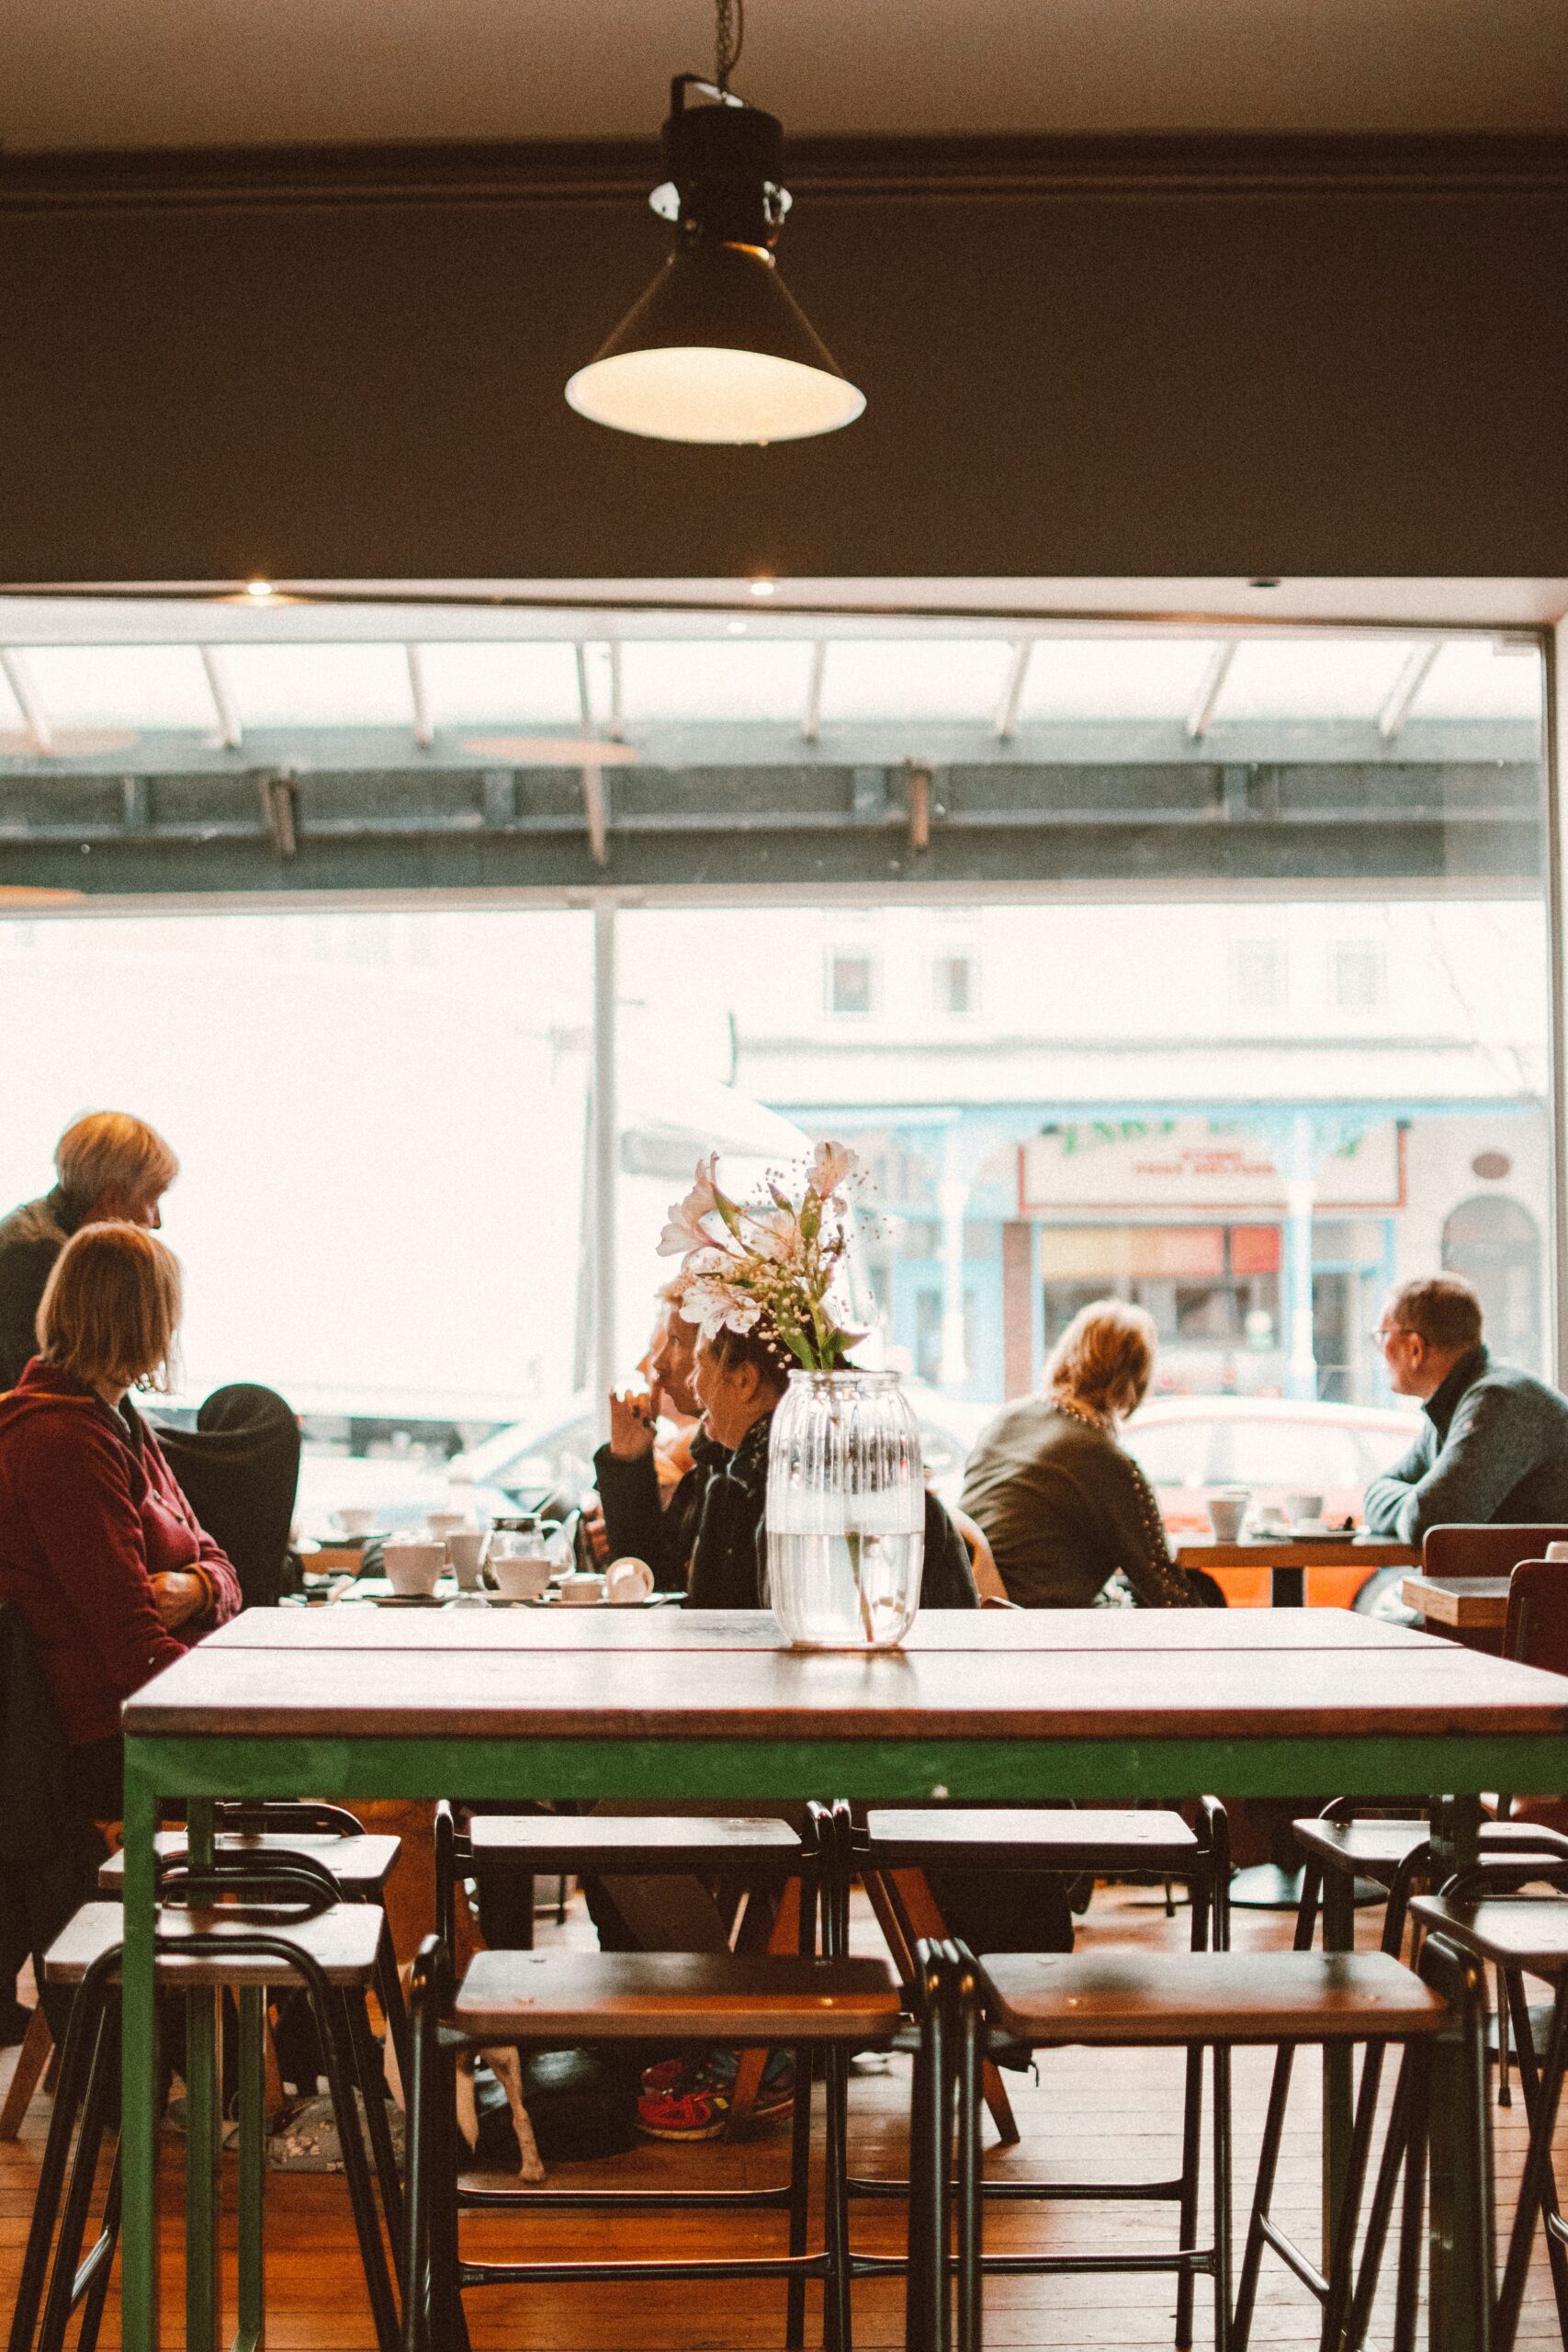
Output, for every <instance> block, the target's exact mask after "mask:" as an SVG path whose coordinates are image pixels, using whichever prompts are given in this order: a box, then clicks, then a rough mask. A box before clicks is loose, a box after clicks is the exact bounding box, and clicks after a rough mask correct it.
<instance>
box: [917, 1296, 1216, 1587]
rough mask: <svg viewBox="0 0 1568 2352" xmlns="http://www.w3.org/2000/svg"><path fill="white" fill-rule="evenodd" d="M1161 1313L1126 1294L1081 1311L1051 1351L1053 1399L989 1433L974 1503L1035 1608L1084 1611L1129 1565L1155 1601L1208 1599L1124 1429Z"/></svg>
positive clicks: (978, 1459)
mask: <svg viewBox="0 0 1568 2352" xmlns="http://www.w3.org/2000/svg"><path fill="white" fill-rule="evenodd" d="M1155 1344H1156V1337H1155V1326H1154V1318H1153V1317H1152V1316H1150V1315H1146V1314H1145V1311H1144V1309H1143V1308H1142V1307H1141V1306H1127V1305H1126V1304H1125V1303H1124V1301H1122V1299H1119V1298H1097V1299H1095V1300H1093V1301H1092V1302H1091V1304H1090V1305H1089V1306H1085V1307H1082V1308H1080V1309H1079V1311H1078V1313H1077V1315H1075V1316H1074V1317H1073V1319H1072V1321H1071V1322H1070V1323H1069V1324H1068V1326H1067V1328H1066V1330H1065V1331H1064V1332H1063V1334H1062V1336H1061V1338H1060V1339H1059V1340H1057V1342H1056V1345H1055V1348H1054V1349H1053V1350H1052V1352H1051V1357H1050V1361H1049V1362H1048V1363H1047V1364H1046V1366H1045V1393H1044V1395H1043V1397H1021V1398H1020V1399H1019V1400H1018V1402H1017V1403H1016V1404H1012V1405H1010V1406H1008V1407H1007V1408H1006V1410H1005V1411H1004V1412H1003V1413H1001V1414H1000V1415H999V1416H998V1419H996V1420H994V1421H993V1422H992V1423H991V1424H990V1427H989V1428H988V1429H987V1430H984V1431H982V1433H981V1436H980V1439H979V1442H977V1444H976V1447H975V1450H974V1452H973V1453H971V1455H970V1457H969V1466H968V1469H967V1470H966V1472H965V1473H964V1510H965V1511H967V1512H968V1514H969V1516H970V1518H971V1519H974V1520H976V1521H978V1523H979V1525H980V1526H981V1528H982V1529H983V1530H984V1531H985V1534H986V1537H987V1542H988V1543H989V1544H990V1546H991V1550H992V1552H993V1553H994V1554H995V1555H996V1562H997V1566H998V1569H999V1570H1000V1571H1001V1576H1002V1581H1003V1583H1004V1584H1005V1585H1006V1586H1007V1589H1008V1597H1009V1599H1010V1600H1016V1601H1018V1602H1019V1603H1020V1604H1021V1606H1022V1607H1024V1608H1026V1609H1082V1608H1084V1607H1086V1606H1087V1605H1088V1604H1089V1603H1090V1602H1091V1601H1094V1600H1097V1599H1098V1598H1099V1596H1100V1593H1101V1592H1103V1590H1104V1589H1105V1587H1106V1585H1107V1583H1108V1582H1109V1581H1110V1579H1111V1577H1112V1576H1113V1575H1114V1574H1115V1573H1116V1571H1117V1570H1118V1569H1120V1570H1121V1571H1122V1576H1123V1577H1125V1578H1126V1580H1127V1582H1128V1584H1129V1585H1130V1586H1131V1587H1132V1589H1133V1592H1134V1596H1135V1597H1136V1598H1137V1600H1140V1601H1141V1602H1142V1603H1143V1604H1144V1606H1145V1608H1150V1609H1189V1608H1200V1607H1201V1606H1202V1597H1201V1594H1200V1593H1199V1592H1198V1591H1197V1590H1196V1589H1195V1588H1194V1587H1193V1586H1192V1585H1191V1584H1190V1582H1189V1581H1188V1579H1187V1577H1184V1576H1183V1575H1182V1573H1181V1570H1180V1569H1179V1567H1178V1566H1177V1565H1176V1563H1175V1562H1174V1561H1173V1560H1172V1558H1171V1556H1170V1554H1169V1551H1168V1549H1167V1546H1166V1541H1165V1528H1164V1525H1163V1523H1162V1521H1161V1519H1160V1515H1159V1506H1158V1504H1157V1503H1156V1500H1155V1497H1154V1491H1153V1489H1152V1488H1151V1487H1150V1486H1149V1484H1148V1481H1147V1480H1146V1479H1145V1476H1144V1474H1143V1472H1142V1471H1141V1470H1140V1469H1139V1468H1138V1465H1137V1464H1136V1463H1135V1462H1134V1460H1133V1459H1132V1457H1131V1455H1129V1454H1127V1453H1124V1452H1123V1451H1122V1446H1121V1445H1120V1443H1119V1442H1118V1439H1117V1430H1118V1429H1119V1428H1120V1425H1121V1424H1122V1422H1123V1421H1124V1420H1126V1419H1127V1418H1128V1416H1129V1415H1130V1414H1132V1413H1134V1412H1136V1410H1137V1408H1138V1407H1139V1406H1140V1405H1141V1404H1142V1403H1143V1401H1144V1398H1145V1396H1146V1394H1147V1393H1148V1385H1149V1380H1150V1377H1151V1375H1152V1374H1153V1372H1154V1364H1155Z"/></svg>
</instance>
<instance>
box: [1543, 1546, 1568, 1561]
mask: <svg viewBox="0 0 1568 2352" xmlns="http://www.w3.org/2000/svg"><path fill="white" fill-rule="evenodd" d="M1542 1557H1543V1558H1545V1559H1548V1560H1568V1544H1548V1545H1547V1547H1546V1550H1545V1552H1544V1554H1543V1555H1542Z"/></svg>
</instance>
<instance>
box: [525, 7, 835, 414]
mask: <svg viewBox="0 0 1568 2352" xmlns="http://www.w3.org/2000/svg"><path fill="white" fill-rule="evenodd" d="M727 40H728V7H727V6H725V0H719V63H718V71H717V74H716V78H715V80H713V81H712V82H708V81H705V80H704V79H703V78H702V77H701V76H700V75H697V74H677V75H676V77H675V79H674V80H673V81H672V82H671V85H670V119H669V120H668V121H667V122H666V123H665V125H664V131H663V150H664V162H665V168H666V170H667V171H668V173H669V178H668V180H667V181H666V182H665V183H664V185H663V186H661V187H657V188H655V190H654V192H653V195H652V196H651V198H649V202H650V203H651V205H652V207H653V209H654V210H655V212H657V213H659V214H660V216H661V217H662V218H663V219H665V220H673V221H675V222H676V224H677V227H676V236H675V250H674V252H673V253H672V254H671V255H670V257H669V259H668V260H667V261H666V262H665V264H664V266H663V268H662V269H661V270H660V273H659V276H658V277H656V278H655V279H654V281H653V283H652V285H651V286H650V287H649V289H648V291H647V293H646V294H645V295H644V296H643V298H642V300H640V301H639V302H637V303H636V304H635V305H634V306H633V308H632V309H631V310H630V311H627V313H626V317H625V318H624V319H623V320H622V321H621V323H620V325H619V326H618V327H617V328H616V329H615V333H614V334H613V335H611V337H610V339H609V341H608V342H607V343H606V344H604V345H603V346H602V348H601V349H600V350H599V351H597V352H596V353H595V354H594V356H593V357H592V359H591V360H590V361H589V363H588V365H587V367H586V368H579V369H578V371H577V373H576V375H575V376H573V377H572V378H571V379H570V382H569V384H568V385H567V388H566V396H567V399H568V401H570V404H571V406H572V407H573V408H574V409H576V410H577V412H578V413H579V415H581V416H586V417H591V418H592V420H593V422H594V423H595V424H608V425H612V426H614V427H615V429H616V431H618V432H621V433H640V434H643V435H647V436H648V437H649V439H650V440H655V441H692V442H707V443H720V442H728V443H753V444H755V443H766V442H769V441H800V440H804V439H806V438H807V436H808V435H812V434H815V433H832V432H835V431H836V430H837V429H838V427H839V426H840V425H841V424H852V423H853V422H854V420H855V418H856V417H857V416H859V414H860V413H861V411H862V410H863V408H864V406H865V395H864V393H863V392H861V391H859V390H856V388H855V386H854V385H853V384H852V383H851V382H850V381H849V379H847V377H846V376H845V375H844V373H843V371H842V369H841V368H840V367H839V365H838V362H837V361H836V360H835V359H834V357H833V356H832V354H831V352H829V350H828V348H827V346H826V345H824V344H823V343H822V341H821V339H820V338H819V337H818V335H817V334H815V332H814V331H813V329H812V327H811V325H810V322H808V320H807V317H806V314H805V312H804V311H802V310H801V308H800V306H799V304H798V303H797V302H796V301H795V300H794V298H793V297H792V295H791V294H790V293H789V291H788V289H787V288H785V286H784V282H783V280H782V279H781V278H780V277H779V274H778V269H777V266H776V265H775V263H774V260H773V246H774V244H775V243H776V242H777V239H778V233H779V229H780V225H781V223H782V222H783V220H784V214H785V213H786V212H787V211H788V209H789V202H790V199H789V193H788V190H787V189H786V188H784V187H782V186H781V185H780V181H779V174H780V171H781V169H782V167H783V158H784V126H783V125H782V124H781V123H780V122H779V121H778V120H777V119H776V117H774V116H773V115H771V114H764V113H763V112H762V110H761V107H750V106H747V105H746V104H744V102H743V101H742V100H741V99H739V98H738V97H736V96H733V94H732V93H731V91H730V90H729V88H728V67H729V65H730V64H732V63H733V62H734V54H738V53H739V51H736V52H734V53H732V54H727ZM692 92H697V93H700V94H701V95H702V96H704V97H705V98H707V99H709V100H711V101H712V103H711V104H708V105H699V106H688V104H687V103H686V100H687V96H688V94H689V93H692Z"/></svg>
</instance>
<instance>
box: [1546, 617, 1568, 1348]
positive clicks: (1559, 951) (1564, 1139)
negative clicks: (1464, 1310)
mask: <svg viewBox="0 0 1568 2352" xmlns="http://www.w3.org/2000/svg"><path fill="white" fill-rule="evenodd" d="M1541 655H1542V662H1541V667H1542V671H1543V676H1542V680H1541V685H1542V690H1543V691H1542V705H1543V726H1544V741H1543V743H1542V752H1543V758H1542V762H1541V770H1542V775H1543V778H1544V784H1545V792H1546V810H1545V815H1546V917H1547V973H1548V989H1547V1022H1548V1029H1547V1042H1548V1048H1549V1062H1550V1069H1551V1081H1550V1083H1551V1105H1550V1118H1549V1121H1548V1125H1549V1129H1550V1135H1551V1251H1550V1265H1551V1274H1550V1283H1551V1334H1552V1364H1551V1376H1552V1379H1553V1380H1554V1381H1555V1382H1556V1384H1557V1385H1558V1386H1559V1387H1561V1386H1562V1381H1563V1378H1564V1376H1565V1375H1568V1215H1565V1214H1564V1205H1563V1199H1562V1187H1563V1184H1564V1182H1568V998H1565V996H1564V990H1565V988H1568V955H1565V953H1564V943H1563V937H1562V923H1563V906H1564V900H1565V897H1568V892H1565V889H1564V881H1565V877H1564V875H1563V870H1562V867H1563V857H1564V855H1565V854H1568V852H1565V846H1564V842H1563V828H1562V809H1563V798H1564V788H1565V786H1568V741H1565V740H1564V729H1563V723H1562V712H1563V707H1564V695H1565V694H1568V622H1565V621H1559V622H1558V624H1557V626H1556V628H1548V629H1544V630H1543V631H1542V632H1541Z"/></svg>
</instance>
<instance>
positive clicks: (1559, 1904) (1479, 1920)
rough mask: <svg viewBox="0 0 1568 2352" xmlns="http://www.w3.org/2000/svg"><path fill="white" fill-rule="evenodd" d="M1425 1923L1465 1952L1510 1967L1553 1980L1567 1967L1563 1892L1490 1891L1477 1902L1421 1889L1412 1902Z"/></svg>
mask: <svg viewBox="0 0 1568 2352" xmlns="http://www.w3.org/2000/svg"><path fill="white" fill-rule="evenodd" d="M1410 1909H1411V1914H1412V1917H1415V1918H1416V1919H1418V1920H1419V1921H1420V1923H1421V1925H1422V1927H1423V1928H1440V1929H1441V1930H1442V1932H1443V1934H1444V1935H1445V1936H1447V1937H1449V1938H1450V1940H1451V1941H1452V1942H1454V1943H1457V1944H1458V1945H1460V1946H1461V1949H1462V1950H1463V1951H1472V1952H1474V1953H1475V1954H1476V1955H1477V1956H1478V1957H1479V1958H1480V1959H1482V1960H1487V1961H1493V1962H1495V1963H1496V1964H1497V1966H1498V1967H1499V1968H1502V1969H1504V1970H1506V1971H1509V1972H1512V1971H1514V1970H1516V1969H1521V1968H1522V1969H1524V1970H1526V1971H1527V1972H1528V1973H1529V1974H1530V1975H1531V1976H1544V1977H1546V1978H1547V1979H1548V1980H1549V1981H1555V1980H1556V1979H1557V1978H1559V1977H1561V1976H1562V1974H1563V1973H1565V1972H1568V1902H1564V1901H1563V1899H1562V1896H1561V1895H1560V1894H1557V1895H1552V1894H1487V1895H1483V1896H1481V1897H1479V1898H1477V1899H1475V1900H1473V1901H1467V1900H1465V1899H1464V1898H1462V1897H1461V1898H1458V1899H1455V1898H1452V1897H1450V1896H1448V1895H1443V1894H1418V1895H1417V1896H1416V1900H1415V1902H1414V1903H1413V1904H1412V1905H1411V1906H1410Z"/></svg>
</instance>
